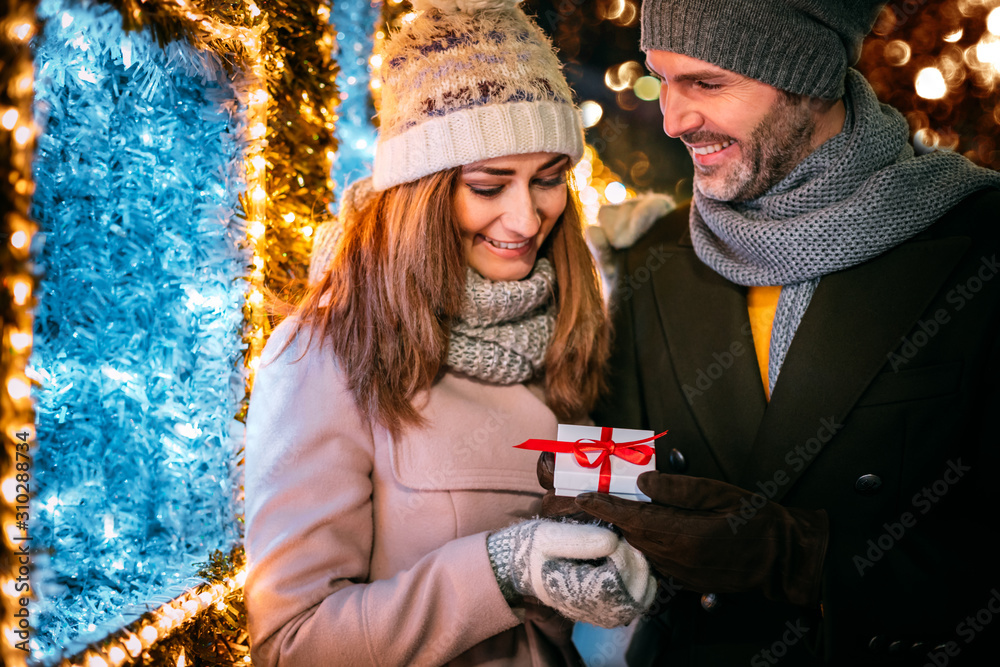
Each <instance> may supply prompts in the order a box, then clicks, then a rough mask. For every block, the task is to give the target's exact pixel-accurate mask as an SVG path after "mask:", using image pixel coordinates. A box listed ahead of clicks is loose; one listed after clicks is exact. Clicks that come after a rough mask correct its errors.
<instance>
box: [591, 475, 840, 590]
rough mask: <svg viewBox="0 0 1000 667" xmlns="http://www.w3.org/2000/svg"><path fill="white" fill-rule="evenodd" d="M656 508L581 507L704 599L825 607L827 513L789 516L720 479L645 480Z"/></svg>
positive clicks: (606, 499)
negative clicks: (755, 595) (741, 596)
mask: <svg viewBox="0 0 1000 667" xmlns="http://www.w3.org/2000/svg"><path fill="white" fill-rule="evenodd" d="M638 483H639V489H640V490H641V491H642V492H643V493H645V494H646V495H647V496H649V497H650V498H651V499H652V502H650V503H644V502H636V501H632V500H624V499H622V498H616V497H614V496H610V495H608V494H605V493H584V494H581V495H579V496H577V497H576V504H577V505H578V506H579V507H580V508H581V509H583V510H585V511H586V512H587V513H588V514H591V515H593V516H595V517H597V518H599V519H603V520H605V521H610V522H611V523H613V524H614V525H615V526H617V527H618V528H619V529H620V530H621V532H622V534H623V535H624V536H625V539H626V540H628V542H629V544H631V545H632V546H634V547H635V548H637V549H638V550H639V551H641V552H642V553H644V554H645V555H646V557H647V558H648V559H649V562H650V563H651V564H652V565H653V567H654V568H655V569H656V570H657V571H658V572H659V573H660V575H661V576H663V577H670V576H672V577H674V579H675V580H676V581H677V582H678V583H680V584H681V585H683V586H684V587H685V588H689V589H691V590H694V591H698V592H701V593H709V592H711V593H736V592H749V591H759V592H761V593H763V594H764V596H765V597H768V598H770V599H772V600H778V601H785V602H790V603H792V604H795V605H800V606H804V607H816V606H818V604H819V591H820V580H821V578H822V577H821V575H822V572H823V558H824V556H825V555H826V545H827V539H828V537H829V533H830V528H829V521H828V519H827V515H826V511H824V510H804V509H794V508H787V507H782V506H781V505H778V504H777V503H773V502H771V501H769V500H767V499H765V498H764V497H763V496H761V495H760V494H754V493H751V492H750V491H746V490H745V489H741V488H739V487H736V486H733V485H732V484H726V483H725V482H720V481H717V480H714V479H706V478H703V477H689V476H687V475H667V474H664V473H661V472H655V471H653V472H645V473H642V474H641V475H639V480H638Z"/></svg>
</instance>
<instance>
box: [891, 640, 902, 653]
mask: <svg viewBox="0 0 1000 667" xmlns="http://www.w3.org/2000/svg"><path fill="white" fill-rule="evenodd" d="M902 648H903V642H901V641H894V642H893V643H891V644H889V653H899V651H900V650H902Z"/></svg>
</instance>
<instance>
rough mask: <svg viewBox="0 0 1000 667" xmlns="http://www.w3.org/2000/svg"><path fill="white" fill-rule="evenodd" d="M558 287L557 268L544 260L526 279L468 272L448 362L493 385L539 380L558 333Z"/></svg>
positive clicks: (540, 261) (454, 326) (537, 263)
mask: <svg viewBox="0 0 1000 667" xmlns="http://www.w3.org/2000/svg"><path fill="white" fill-rule="evenodd" d="M555 284H556V272H555V269H554V268H553V267H552V264H551V263H550V262H549V261H548V260H547V259H544V258H542V259H539V260H538V261H537V262H536V263H535V268H534V269H532V272H531V274H530V275H529V276H528V277H527V278H525V279H524V280H512V281H505V282H495V281H492V280H487V279H486V278H483V277H482V276H480V275H479V274H478V273H477V272H476V271H474V270H472V269H471V268H469V269H468V270H467V278H466V283H465V303H464V305H463V308H462V314H461V316H460V317H459V319H458V321H457V322H455V324H454V325H453V326H452V330H451V341H450V343H449V345H448V359H447V361H446V362H445V363H446V364H447V365H448V366H450V367H451V368H452V369H453V370H456V371H458V372H460V373H465V374H466V375H471V376H472V377H475V378H478V379H480V380H484V381H486V382H492V383H494V384H517V383H520V382H526V381H528V380H530V379H531V378H533V377H535V375H537V374H538V372H539V371H540V370H541V368H542V366H543V365H544V363H545V353H546V352H547V351H548V348H549V340H550V339H551V338H552V332H553V330H554V329H555V322H556V306H555Z"/></svg>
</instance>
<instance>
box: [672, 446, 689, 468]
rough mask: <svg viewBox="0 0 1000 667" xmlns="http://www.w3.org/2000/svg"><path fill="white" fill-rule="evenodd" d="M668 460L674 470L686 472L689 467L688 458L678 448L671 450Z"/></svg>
mask: <svg viewBox="0 0 1000 667" xmlns="http://www.w3.org/2000/svg"><path fill="white" fill-rule="evenodd" d="M667 462H668V463H670V468H671V470H673V471H674V472H684V471H685V470H687V467H688V463H687V459H685V458H684V455H683V454H682V453H681V450H679V449H677V448H674V449H671V450H670V455H669V456H667Z"/></svg>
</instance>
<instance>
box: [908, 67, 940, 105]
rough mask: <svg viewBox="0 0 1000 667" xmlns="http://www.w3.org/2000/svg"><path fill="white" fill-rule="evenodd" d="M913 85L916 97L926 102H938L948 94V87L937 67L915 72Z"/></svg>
mask: <svg viewBox="0 0 1000 667" xmlns="http://www.w3.org/2000/svg"><path fill="white" fill-rule="evenodd" d="M914 85H915V86H916V89H917V95H920V97H923V98H924V99H927V100H939V99H941V98H942V97H944V96H945V95H946V94H947V93H948V85H947V84H946V83H945V82H944V76H943V75H942V74H941V70H939V69H938V68H937V67H925V68H923V69H922V70H920V71H919V72H917V79H916V82H915V84H914Z"/></svg>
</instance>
